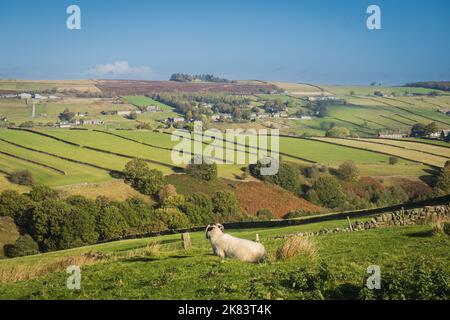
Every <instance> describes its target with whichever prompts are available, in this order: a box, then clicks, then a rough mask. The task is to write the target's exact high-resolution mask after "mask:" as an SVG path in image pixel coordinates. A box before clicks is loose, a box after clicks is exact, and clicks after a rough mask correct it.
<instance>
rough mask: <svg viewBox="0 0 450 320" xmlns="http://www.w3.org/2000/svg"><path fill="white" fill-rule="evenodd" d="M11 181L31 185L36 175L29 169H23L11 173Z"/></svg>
mask: <svg viewBox="0 0 450 320" xmlns="http://www.w3.org/2000/svg"><path fill="white" fill-rule="evenodd" d="M9 181H11V182H12V183H16V184H20V185H22V186H31V185H33V184H34V177H33V174H32V173H31V172H30V171H29V170H21V171H15V172H13V173H11V175H10V176H9Z"/></svg>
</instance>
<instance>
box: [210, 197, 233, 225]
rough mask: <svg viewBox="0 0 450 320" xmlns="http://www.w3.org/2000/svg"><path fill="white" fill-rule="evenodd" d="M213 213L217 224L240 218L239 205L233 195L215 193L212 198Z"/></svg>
mask: <svg viewBox="0 0 450 320" xmlns="http://www.w3.org/2000/svg"><path fill="white" fill-rule="evenodd" d="M211 200H212V204H213V211H214V213H215V214H216V219H217V218H219V221H218V222H223V221H226V220H231V219H233V218H236V217H239V216H240V209H239V204H238V201H237V199H236V196H235V195H234V193H232V192H230V191H217V192H216V193H215V194H214V196H213V197H212V199H211Z"/></svg>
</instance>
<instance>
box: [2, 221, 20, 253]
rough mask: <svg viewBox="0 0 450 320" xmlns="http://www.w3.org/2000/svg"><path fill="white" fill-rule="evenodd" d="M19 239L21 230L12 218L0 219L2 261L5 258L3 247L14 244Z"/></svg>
mask: <svg viewBox="0 0 450 320" xmlns="http://www.w3.org/2000/svg"><path fill="white" fill-rule="evenodd" d="M18 238H19V230H17V226H16V225H15V223H14V220H13V219H12V218H10V217H0V259H2V258H3V257H4V251H3V247H4V245H5V244H12V243H14V242H15V241H16V240H17V239H18Z"/></svg>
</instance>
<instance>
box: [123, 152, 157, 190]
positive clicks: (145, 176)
mask: <svg viewBox="0 0 450 320" xmlns="http://www.w3.org/2000/svg"><path fill="white" fill-rule="evenodd" d="M123 174H124V178H125V182H126V183H128V184H130V185H131V186H132V187H133V188H134V189H136V190H138V191H139V192H141V193H143V194H146V195H155V194H157V193H158V192H159V190H160V189H161V187H162V185H163V184H164V175H163V173H162V172H161V171H159V170H156V169H149V168H148V166H147V163H146V162H145V161H144V160H142V159H134V160H132V161H130V162H128V163H127V164H126V166H125V170H124V171H123Z"/></svg>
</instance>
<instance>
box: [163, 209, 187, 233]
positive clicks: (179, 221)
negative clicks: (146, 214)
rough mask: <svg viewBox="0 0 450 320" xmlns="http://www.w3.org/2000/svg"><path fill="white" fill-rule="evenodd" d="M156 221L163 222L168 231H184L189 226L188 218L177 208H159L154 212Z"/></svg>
mask: <svg viewBox="0 0 450 320" xmlns="http://www.w3.org/2000/svg"><path fill="white" fill-rule="evenodd" d="M155 216H156V218H157V219H158V220H161V221H162V222H164V224H166V225H167V227H168V228H169V229H185V228H189V227H190V226H191V223H190V221H189V219H188V217H187V216H186V215H185V214H184V213H183V212H181V211H180V210H179V209H177V208H160V209H157V210H156V211H155Z"/></svg>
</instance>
